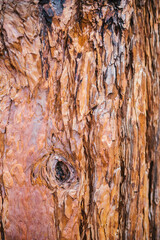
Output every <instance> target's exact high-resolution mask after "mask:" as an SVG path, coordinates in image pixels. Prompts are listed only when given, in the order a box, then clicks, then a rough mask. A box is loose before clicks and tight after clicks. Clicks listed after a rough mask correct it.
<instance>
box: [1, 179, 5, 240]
mask: <svg viewBox="0 0 160 240" xmlns="http://www.w3.org/2000/svg"><path fill="white" fill-rule="evenodd" d="M1 182H2V183H1V186H0V196H1V197H2V211H3V203H4V196H3V195H4V194H3V180H2V179H1ZM2 211H1V213H0V232H1V240H5V231H4V227H3V221H2Z"/></svg>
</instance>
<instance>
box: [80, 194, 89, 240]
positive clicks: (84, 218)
mask: <svg viewBox="0 0 160 240" xmlns="http://www.w3.org/2000/svg"><path fill="white" fill-rule="evenodd" d="M87 225H88V224H87V215H86V213H85V210H84V199H82V201H81V219H80V225H79V232H80V237H81V239H82V240H87V235H86V229H87Z"/></svg>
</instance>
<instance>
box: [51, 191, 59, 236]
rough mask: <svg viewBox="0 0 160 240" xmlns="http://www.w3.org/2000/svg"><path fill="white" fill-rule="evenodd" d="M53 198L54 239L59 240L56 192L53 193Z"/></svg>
mask: <svg viewBox="0 0 160 240" xmlns="http://www.w3.org/2000/svg"><path fill="white" fill-rule="evenodd" d="M53 200H54V217H55V218H54V219H55V220H54V221H55V229H56V240H60V229H59V216H58V215H59V214H58V196H57V192H56V191H55V192H54V193H53Z"/></svg>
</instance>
